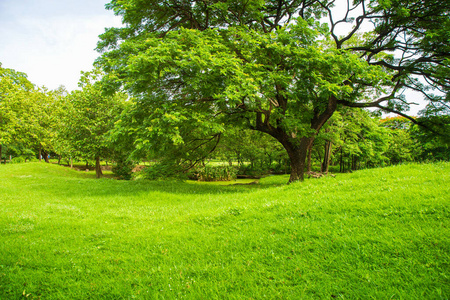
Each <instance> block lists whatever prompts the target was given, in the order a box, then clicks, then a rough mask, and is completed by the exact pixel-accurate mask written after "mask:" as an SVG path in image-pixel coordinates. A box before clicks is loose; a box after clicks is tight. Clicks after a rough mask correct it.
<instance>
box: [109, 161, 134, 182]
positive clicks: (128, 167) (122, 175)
mask: <svg viewBox="0 0 450 300" xmlns="http://www.w3.org/2000/svg"><path fill="white" fill-rule="evenodd" d="M134 166H135V163H134V162H132V161H130V160H128V159H120V160H118V161H116V163H115V164H114V166H113V167H112V171H113V173H114V174H115V175H116V176H117V178H118V179H122V180H130V179H131V174H132V172H133V168H134Z"/></svg>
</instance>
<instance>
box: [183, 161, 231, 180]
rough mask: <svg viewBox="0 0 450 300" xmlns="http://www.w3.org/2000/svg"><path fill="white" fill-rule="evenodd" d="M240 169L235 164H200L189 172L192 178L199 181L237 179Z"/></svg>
mask: <svg viewBox="0 0 450 300" xmlns="http://www.w3.org/2000/svg"><path fill="white" fill-rule="evenodd" d="M237 173H238V170H237V168H236V167H233V166H209V165H206V166H199V167H196V168H195V169H193V170H191V171H190V172H189V174H188V176H189V178H190V179H193V180H198V181H230V180H235V179H236V177H237Z"/></svg>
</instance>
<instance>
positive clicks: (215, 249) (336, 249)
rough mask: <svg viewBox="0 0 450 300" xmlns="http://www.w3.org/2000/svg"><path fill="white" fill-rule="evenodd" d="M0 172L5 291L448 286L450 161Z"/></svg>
mask: <svg viewBox="0 0 450 300" xmlns="http://www.w3.org/2000/svg"><path fill="white" fill-rule="evenodd" d="M0 169H1V172H0V181H1V182H2V184H1V186H0V199H1V201H2V205H1V206H0V270H1V271H0V298H2V299H19V298H23V294H24V293H25V296H26V295H29V298H40V299H67V298H70V299H87V298H95V299H105V298H106V299H113V298H114V299H122V298H149V299H158V298H166V299H176V298H187V299H199V298H208V299H218V298H229V299H250V298H253V299H264V298H268V299H289V298H292V299H317V298H319V299H331V298H346V299H363V298H368V297H369V298H374V299H386V298H396V299H409V298H420V299H441V298H442V299H446V298H449V297H450V288H449V284H448V283H449V282H448V276H447V272H448V262H449V260H450V257H449V252H448V249H449V247H450V232H449V228H450V226H449V225H450V224H449V220H450V218H449V217H450V215H449V210H448V207H449V204H450V203H449V198H448V197H447V195H448V194H449V193H450V178H449V175H450V165H449V164H448V163H436V164H408V165H400V166H395V167H389V168H384V169H373V170H363V171H358V172H355V173H352V174H342V175H337V176H336V178H332V177H326V178H322V179H319V180H308V179H307V180H306V181H305V182H304V183H303V184H301V185H300V184H291V185H288V186H286V185H284V184H283V183H284V182H285V181H286V180H287V176H270V177H268V178H264V179H262V180H261V181H260V184H258V185H250V186H221V185H218V184H216V183H200V182H185V183H183V182H176V181H165V182H162V181H154V182H149V181H144V180H140V181H115V180H110V179H101V180H93V179H92V178H89V177H92V175H89V174H86V172H76V171H74V170H70V169H69V168H64V167H60V166H56V165H50V164H42V163H30V164H28V163H27V164H17V165H12V164H11V165H6V166H5V165H1V166H0ZM17 186H20V189H17ZM49 270H51V274H49ZM25 283H26V285H25Z"/></svg>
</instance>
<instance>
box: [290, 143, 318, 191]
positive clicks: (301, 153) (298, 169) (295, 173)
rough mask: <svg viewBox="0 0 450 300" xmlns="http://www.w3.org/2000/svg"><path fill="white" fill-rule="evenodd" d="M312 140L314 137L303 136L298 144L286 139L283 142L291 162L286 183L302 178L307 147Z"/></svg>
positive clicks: (301, 179)
mask: <svg viewBox="0 0 450 300" xmlns="http://www.w3.org/2000/svg"><path fill="white" fill-rule="evenodd" d="M313 142H314V137H309V138H308V137H303V138H301V139H300V144H298V145H295V144H294V143H292V142H288V141H284V142H283V146H284V148H285V149H286V151H287V153H288V155H289V159H290V164H291V174H290V176H289V182H288V183H291V182H295V181H303V180H304V171H305V165H306V157H307V155H308V149H309V148H310V147H311V145H312V143H313Z"/></svg>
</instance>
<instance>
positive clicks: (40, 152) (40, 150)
mask: <svg viewBox="0 0 450 300" xmlns="http://www.w3.org/2000/svg"><path fill="white" fill-rule="evenodd" d="M41 160H42V148H41V146H39V161H41Z"/></svg>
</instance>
